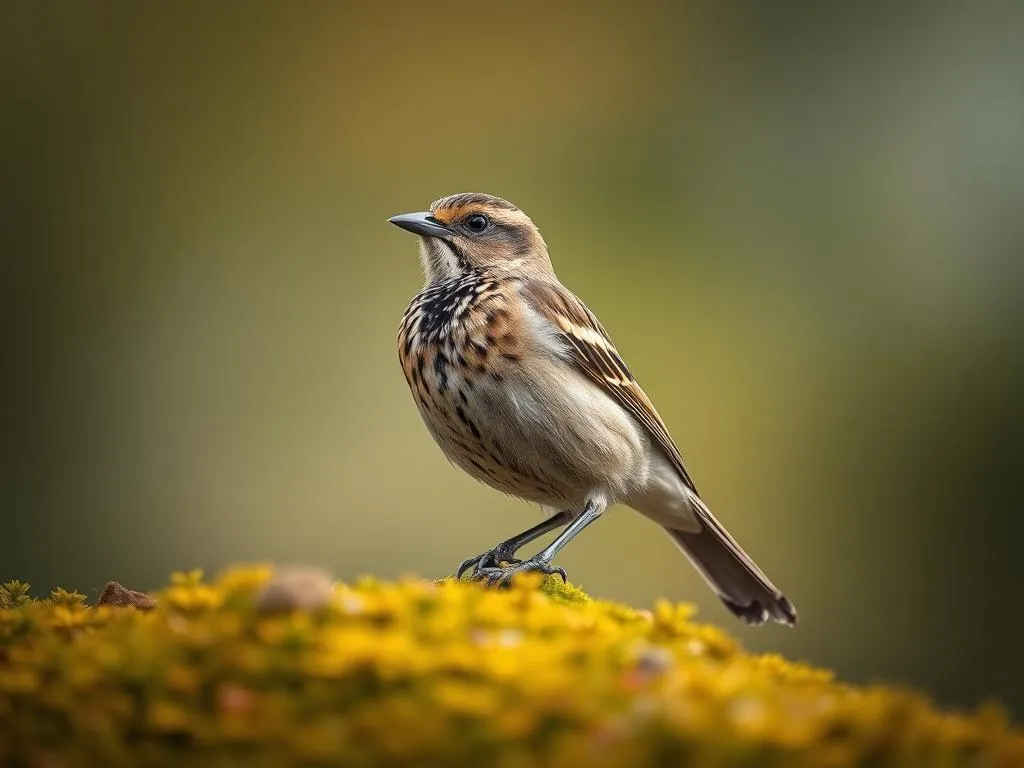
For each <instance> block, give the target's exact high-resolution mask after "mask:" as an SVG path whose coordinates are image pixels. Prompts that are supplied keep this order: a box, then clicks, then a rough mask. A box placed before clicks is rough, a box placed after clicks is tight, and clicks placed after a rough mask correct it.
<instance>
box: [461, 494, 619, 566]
mask: <svg viewBox="0 0 1024 768" xmlns="http://www.w3.org/2000/svg"><path fill="white" fill-rule="evenodd" d="M604 509H605V505H604V503H602V502H598V501H596V500H594V499H591V500H589V501H587V504H586V506H585V507H584V508H583V512H582V513H581V514H580V516H579V517H577V518H576V519H575V520H573V521H572V522H571V523H570V524H569V525H568V526H567V527H566V529H565V530H564V531H562V532H561V533H560V534H558V536H557V537H556V538H555V540H554V541H552V542H551V543H550V544H549V545H548V546H547V547H546V548H545V549H544V550H542V551H541V552H539V553H538V554H536V555H534V556H533V557H531V558H529V559H528V560H523V561H522V562H518V563H512V564H511V565H509V566H508V567H504V568H503V567H501V566H498V567H485V568H478V569H477V571H476V577H477V578H480V579H484V580H486V581H487V583H488V584H489V585H495V586H497V585H501V584H507V583H508V582H510V581H511V580H512V578H513V577H514V576H515V575H516V574H517V573H529V572H531V571H536V572H539V573H543V574H545V575H548V574H552V573H557V574H558V575H559V576H561V577H562V581H566V577H565V569H564V568H557V567H554V566H552V565H551V560H552V558H554V556H555V555H556V554H558V552H559V550H561V549H562V547H564V546H565V545H566V544H568V543H569V542H570V541H572V540H573V539H574V538H575V537H576V535H577V534H579V532H580V531H582V530H583V529H584V528H586V527H587V526H588V525H590V524H591V523H592V522H594V521H595V520H597V518H599V517H600V516H601V513H602V512H604Z"/></svg>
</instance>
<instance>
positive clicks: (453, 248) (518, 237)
mask: <svg viewBox="0 0 1024 768" xmlns="http://www.w3.org/2000/svg"><path fill="white" fill-rule="evenodd" d="M388 221H390V222H391V223H392V224H394V225H395V226H397V227H401V228H402V229H405V230H408V231H409V232H412V233H414V234H417V235H419V236H420V257H421V260H422V262H423V269H424V271H425V272H426V275H427V281H428V282H436V281H440V280H447V279H449V278H452V277H457V276H459V275H461V274H464V273H465V272H467V271H469V270H471V269H473V268H482V269H487V270H488V271H492V272H504V271H508V272H511V273H515V274H520V275H531V276H536V277H542V276H545V275H550V274H551V273H552V269H551V260H550V259H549V258H548V248H547V244H546V243H545V242H544V238H543V237H541V234H540V231H538V229H537V227H536V226H534V223H533V222H532V221H531V220H530V217H529V216H527V215H526V214H525V213H523V212H522V211H520V210H519V209H518V208H516V207H515V206H514V205H512V203H510V202H508V201H507V200H502V199H501V198H500V197H493V196H491V195H484V194H480V193H475V192H472V193H464V194H458V195H449V196H448V197H442V198H441V199H440V200H435V201H434V203H433V204H432V205H431V206H430V210H429V211H423V212H420V213H405V214H401V215H399V216H392V217H391V218H390V219H388Z"/></svg>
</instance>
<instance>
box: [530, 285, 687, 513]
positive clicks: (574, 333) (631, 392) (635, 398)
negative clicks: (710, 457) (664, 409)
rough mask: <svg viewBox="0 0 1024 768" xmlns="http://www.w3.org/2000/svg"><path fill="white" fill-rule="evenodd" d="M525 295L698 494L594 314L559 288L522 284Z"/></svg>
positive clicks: (585, 369) (664, 430)
mask: <svg viewBox="0 0 1024 768" xmlns="http://www.w3.org/2000/svg"><path fill="white" fill-rule="evenodd" d="M523 295H524V297H525V298H526V300H527V301H528V302H530V304H531V306H532V307H533V308H534V310H536V311H537V312H538V313H539V314H540V315H541V316H542V317H544V318H546V319H547V320H548V321H550V322H551V323H552V325H554V326H555V327H556V328H557V329H558V331H559V333H560V334H561V337H562V339H563V341H564V342H565V344H566V348H567V349H568V350H569V351H570V353H571V357H572V360H573V362H575V363H576V365H577V367H579V369H580V370H581V371H582V372H583V373H584V374H585V375H586V376H587V377H588V378H589V379H591V381H593V382H595V383H596V384H597V385H598V386H599V387H601V389H603V390H604V391H605V392H606V393H607V394H608V395H610V396H611V397H613V398H614V399H615V400H616V401H617V402H618V403H619V404H620V405H622V406H623V407H624V408H625V409H626V410H627V411H628V412H629V413H630V415H631V416H633V418H635V419H636V420H637V421H638V422H640V423H641V424H642V425H643V426H644V427H645V428H646V429H647V431H648V432H649V433H650V435H651V437H653V438H654V441H655V442H656V443H657V445H658V447H659V448H661V450H662V451H663V452H664V454H665V455H666V456H667V457H668V459H669V461H670V462H672V465H673V466H674V467H675V468H676V470H677V471H678V472H679V475H680V477H681V478H682V480H683V482H684V483H685V484H686V486H687V487H688V488H689V489H690V490H691V491H693V493H694V495H698V494H697V487H696V486H695V485H694V483H693V480H692V479H691V478H690V475H689V473H688V472H687V471H686V467H684V466H683V457H682V455H681V454H680V452H679V448H678V447H677V446H676V444H675V441H674V440H673V439H672V436H671V435H670V434H669V432H668V429H667V428H666V427H665V422H664V421H662V418H661V416H660V415H659V414H658V412H657V410H655V408H654V404H653V403H652V402H651V400H650V398H649V397H647V394H646V393H645V392H644V391H643V389H641V387H640V385H639V384H638V383H637V381H636V379H634V378H633V375H632V374H631V373H630V372H629V368H627V367H626V364H625V363H624V362H623V361H622V358H621V357H620V356H619V353H618V351H617V350H616V349H615V345H614V344H613V343H612V340H611V337H610V336H609V335H608V332H607V331H605V329H604V326H602V325H601V323H600V322H599V321H598V319H597V317H595V316H594V313H593V312H591V311H590V310H589V309H587V307H586V305H585V304H584V303H583V302H582V301H580V300H579V299H578V298H577V297H576V296H575V295H573V294H572V293H571V292H570V291H569V290H568V289H566V288H565V287H564V286H562V285H561V284H559V283H554V282H549V281H546V280H530V281H527V282H526V283H524V285H523ZM698 496H699V495H698Z"/></svg>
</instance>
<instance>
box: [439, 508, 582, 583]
mask: <svg viewBox="0 0 1024 768" xmlns="http://www.w3.org/2000/svg"><path fill="white" fill-rule="evenodd" d="M571 519H572V513H571V512H570V511H569V510H567V509H565V510H562V511H561V512H558V513H556V514H554V515H552V516H551V517H549V518H548V519H547V520H545V521H544V522H541V523H537V525H535V526H533V527H532V528H527V529H526V530H525V531H523V532H522V533H519V534H516V535H515V536H513V537H512V538H510V539H507V540H506V541H503V542H501V544H499V545H498V546H496V547H494V549H489V550H487V551H486V552H484V553H483V554H481V555H477V556H476V557H471V558H469V559H468V560H464V561H463V562H462V565H460V566H459V570H458V571H456V573H455V578H457V579H461V578H462V574H463V573H465V572H466V570H467V569H469V568H471V567H472V568H473V575H476V573H478V572H479V571H480V569H481V568H500V567H501V564H502V563H510V564H512V565H517V564H518V563H520V562H521V561H520V560H516V559H515V554H516V552H518V551H519V549H520V548H521V547H522V546H523V545H524V544H529V543H530V542H531V541H533V540H534V539H538V538H540V537H541V536H543V535H544V534H545V533H548V532H549V531H553V530H555V528H558V527H559V526H560V525H565V524H566V523H568V522H569V521H570V520H571Z"/></svg>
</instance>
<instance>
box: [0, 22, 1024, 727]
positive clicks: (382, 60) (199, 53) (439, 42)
mask: <svg viewBox="0 0 1024 768" xmlns="http://www.w3.org/2000/svg"><path fill="white" fill-rule="evenodd" d="M4 6H5V7H4V10H3V23H2V25H0V27H2V31H0V52H2V53H0V57H2V58H0V64H2V83H3V91H2V98H3V101H2V107H0V110H2V111H0V135H2V142H0V146H2V149H0V152H2V162H3V185H2V188H0V195H2V200H0V217H2V237H3V241H4V242H3V250H2V256H3V258H2V272H0V306H2V310H0V311H2V313H3V317H2V326H0V327H2V334H3V338H2V342H3V360H4V363H3V376H2V381H3V384H2V396H3V397H2V407H3V411H2V419H3V421H2V435H3V436H2V438H0V439H2V441H3V457H2V458H3V464H2V470H0V471H2V475H0V484H2V485H0V488H2V499H0V504H2V506H0V515H2V516H3V520H2V526H0V578H5V579H6V578H13V577H18V578H22V579H25V580H28V581H31V582H32V583H33V584H34V585H36V586H37V587H38V588H39V589H41V590H43V589H48V588H50V587H52V586H54V585H57V584H61V585H64V586H67V587H74V588H77V589H79V590H80V591H83V592H86V593H88V594H90V595H93V596H94V595H95V594H96V590H97V589H98V588H100V587H101V586H102V584H103V582H104V581H106V580H108V579H116V580H119V581H121V582H123V583H125V584H127V585H129V586H131V587H135V588H152V587H155V586H158V585H160V584H161V583H162V582H163V580H164V579H165V578H166V576H167V574H168V573H169V572H170V571H172V570H176V569H187V568H192V567H204V568H206V569H208V570H211V571H214V570H216V569H218V568H219V567H221V566H223V565H226V564H229V563H235V562H249V561H274V562H303V563H316V564H322V565H325V566H327V567H329V568H331V569H332V570H333V571H334V572H335V573H337V574H338V575H339V576H341V577H345V578H352V577H355V576H357V575H359V574H363V573H374V574H377V575H379V576H382V577H393V576H397V575H399V574H402V573H416V574H421V575H425V576H429V577H438V576H441V575H444V574H445V573H448V572H450V570H451V569H452V568H453V567H454V566H455V565H456V564H457V563H458V562H459V561H460V560H461V559H462V558H464V557H466V556H468V555H470V554H473V553H476V552H478V551H480V550H481V549H484V548H485V547H487V546H490V545H491V544H493V543H495V542H496V541H497V540H499V539H500V538H503V537H505V536H506V535H508V534H510V533H513V532H515V531H518V530H520V529H522V528H524V527H526V526H527V525H529V524H532V523H533V522H535V521H536V519H537V515H538V513H537V511H536V510H534V509H531V508H530V507H528V506H526V505H524V504H522V503H519V502H517V501H514V500H512V499H508V498H506V497H503V496H501V495H499V494H497V493H496V492H492V491H490V490H489V489H487V488H485V487H484V486H482V485H479V484H477V483H475V482H474V481H472V480H470V479H468V478H467V477H465V476H463V475H461V474H459V473H458V472H457V471H456V470H455V469H453V468H452V467H451V466H450V465H449V464H448V463H447V462H446V461H445V459H444V458H443V456H442V455H441V453H440V452H439V451H438V450H437V449H436V447H435V446H434V445H433V444H432V443H431V441H430V438H429V437H428V435H427V433H426V431H425V430H424V429H423V427H422V425H421V423H420V421H419V417H418V416H417V414H416V411H415V408H414V406H413V402H412V398H411V397H410V395H409V393H408V391H407V390H406V385H405V381H404V379H403V377H402V375H401V373H400V370H399V367H398V363H397V354H396V350H395V335H396V331H397V325H398V321H399V318H400V316H401V313H402V310H403V309H404V308H405V306H406V303H407V301H408V299H409V298H410V297H411V296H412V295H413V294H414V293H415V291H416V290H417V289H418V288H419V286H420V281H421V277H420V274H419V267H418V263H417V260H416V247H415V242H414V240H413V238H411V237H410V236H408V235H407V234H405V233H402V232H400V231H399V230H397V229H395V228H394V227H392V226H390V225H388V224H387V223H386V219H387V217H388V216H390V215H392V214H395V213H400V212H405V211H409V210H418V209H422V208H424V207H425V206H427V205H428V204H429V203H430V202H431V200H433V199H435V198H437V197H439V196H441V195H444V194H447V193H452V192H460V191H486V192H490V193H494V194H498V195H501V196H503V197H507V198H509V199H510V200H512V201H513V202H515V203H516V204H518V205H520V206H521V207H522V208H524V209H525V210H526V211H527V212H528V213H530V214H531V215H532V216H533V217H534V219H535V221H536V222H537V223H538V224H539V225H540V227H541V228H542V230H543V232H544V234H545V236H546V238H547V241H548V243H549V245H550V247H551V251H552V255H553V258H554V261H555V265H556V268H557V270H558V272H559V274H560V276H561V278H562V279H563V280H564V281H565V282H566V283H567V284H568V285H569V286H570V287H571V288H572V289H573V290H575V291H576V292H577V293H578V294H580V295H581V296H582V297H583V298H584V300H585V301H587V303H588V304H589V305H590V306H591V308H592V309H593V310H594V311H595V312H597V313H598V315H599V316H600V317H601V318H602V320H603V321H604V323H605V325H606V326H607V327H608V329H609V330H610V332H611V333H612V335H613V337H614V338H615V339H616V341H617V343H618V345H619V347H620V348H621V350H622V352H623V354H624V356H625V357H626V359H627V361H628V363H629V364H630V366H631V368H632V369H633V372H634V373H635V374H636V375H637V376H638V378H639V379H640V381H641V382H642V383H643V385H644V387H645V388H646V389H647V391H648V392H649V394H650V395H651V396H652V398H653V399H654V401H655V402H656V404H657V405H658V408H659V409H660V410H661V412H662V414H663V416H664V417H665V419H666V421H667V422H668V425H669V427H670V429H671V430H672V431H673V432H674V434H675V435H676V437H677V440H678V441H679V443H680V445H681V447H682V449H683V453H684V455H685V457H686V459H687V462H688V464H689V466H690V468H691V471H692V474H693V475H694V477H695V479H696V481H697V483H698V486H699V487H700V489H701V491H702V493H703V494H704V496H705V497H706V499H707V500H708V502H709V504H710V505H711V507H712V509H713V510H715V511H716V512H717V513H718V514H719V515H720V517H721V518H722V519H723V520H724V521H725V522H726V523H727V524H728V526H729V527H730V528H731V529H732V530H733V532H734V533H735V534H736V536H737V537H738V538H739V539H740V541H741V542H742V543H743V544H744V545H745V546H746V547H747V548H748V549H749V550H750V552H751V553H752V554H753V555H754V556H755V557H756V559H757V560H758V562H759V563H760V564H761V565H762V566H763V567H764V569H765V570H766V571H767V572H768V573H769V575H770V576H771V577H772V579H773V580H775V581H776V583H778V584H779V585H780V586H782V587H783V588H785V590H786V591H787V593H788V594H789V595H790V596H791V597H792V599H793V600H794V602H795V603H796V605H797V606H798V608H799V610H800V615H801V623H800V625H799V627H798V628H797V629H795V630H792V631H790V630H786V629H784V628H781V627H769V628H764V629H761V630H756V629H751V630H748V629H744V628H742V627H741V626H740V625H739V624H738V623H737V622H736V621H734V620H733V619H732V618H731V617H730V616H729V615H728V614H727V613H726V612H725V610H724V609H723V608H722V607H721V606H720V605H719V604H718V603H717V601H716V600H715V598H714V597H713V596H712V595H711V593H710V592H709V591H708V590H707V589H706V588H705V587H704V585H703V584H702V582H701V581H700V580H699V578H698V577H697V575H696V574H695V572H694V571H693V570H692V569H691V568H690V566H689V565H688V564H687V563H686V562H685V560H684V559H683V558H682V557H681V556H679V555H678V553H677V552H676V551H675V550H674V548H673V547H672V545H671V544H670V542H669V541H668V539H667V538H666V537H665V536H664V535H663V534H662V533H661V532H660V531H659V530H658V529H657V528H656V527H655V526H654V525H652V524H650V523H648V522H647V521H645V520H644V519H642V518H641V517H640V516H638V515H636V514H634V513H633V512H631V511H629V510H628V509H625V508H616V509H614V510H613V511H612V512H611V513H610V514H608V515H607V516H606V517H605V518H604V519H602V520H601V521H600V522H599V523H598V524H596V525H594V526H593V527H592V528H590V529H588V530H587V532H586V533H585V534H584V535H583V536H581V537H580V538H579V539H578V540H577V541H576V542H574V544H573V545H571V546H570V547H569V548H568V549H567V550H566V551H565V553H564V556H562V557H561V558H560V563H561V564H562V565H564V566H565V567H566V568H567V569H568V571H569V573H570V576H571V577H572V578H573V579H574V580H575V581H577V582H578V583H580V584H581V585H583V586H584V587H585V588H586V589H588V590H590V591H591V592H593V593H594V594H595V595H599V596H602V597H608V598H614V599H619V600H625V601H629V602H631V603H634V604H638V605H649V604H651V603H652V602H653V601H654V600H655V599H656V598H657V597H659V596H667V597H670V598H673V599H680V600H692V601H694V602H695V603H696V604H697V605H698V606H699V607H700V609H701V611H702V615H703V616H704V617H706V618H707V619H709V620H712V621H715V622H718V623H721V624H722V625H724V626H726V627H727V628H728V629H729V630H731V631H734V632H736V633H738V634H739V635H741V636H742V638H743V639H744V641H745V642H746V643H747V644H748V645H749V646H750V647H752V648H754V649H757V650H766V651H779V652H781V653H784V654H786V655H788V656H790V657H795V658H801V659H806V660H809V661H811V662H813V663H816V664H822V665H828V666H831V667H834V668H836V669H837V670H838V671H839V673H840V674H842V675H844V676H846V677H848V678H850V679H853V680H857V681H863V680H875V679H878V680H882V679H884V680H895V681H902V682H906V683H908V684H910V685H913V686H916V687H922V688H926V689H928V690H931V691H933V692H934V693H936V694H937V695H938V696H939V698H940V699H941V700H942V701H943V702H946V703H951V704H962V705H971V704H974V703H976V702H978V701H980V700H981V699H983V698H986V697H989V696H994V697H998V698H1000V699H1002V700H1003V701H1005V702H1007V703H1009V704H1010V705H1011V706H1013V707H1014V708H1015V709H1016V711H1017V712H1018V713H1022V712H1024V660H1022V658H1021V656H1020V647H1021V634H1022V630H1024V607H1022V605H1021V600H1020V587H1021V585H1022V578H1021V572H1020V554H1019V553H1020V551H1021V544H1020V542H1021V540H1022V537H1024V520H1022V515H1021V512H1022V507H1021V496H1022V494H1021V468H1022V465H1021V433H1022V427H1024V416H1022V409H1021V407H1020V397H1021V387H1020V385H1021V383H1022V380H1024V360H1022V357H1024V355H1022V343H1021V331H1022V319H1024V318H1022V314H1024V302H1022V290H1024V274H1022V273H1024V270H1022V254H1024V216H1022V215H1021V214H1022V211H1024V194H1022V192H1024V150H1022V143H1021V137H1022V136H1024V91H1022V89H1021V87H1020V78H1021V72H1022V71H1024V47H1022V46H1021V45H1020V39H1019V37H1020V35H1019V30H1020V29H1021V25H1022V23H1024V6H1022V5H1021V4H1020V3H1012V2H1007V3H1003V4H997V3H976V4H969V3H959V4H949V5H945V4H942V3H930V4H924V3H922V4H920V5H911V4H898V3H897V4H891V3H885V4H882V3H877V4H874V3H867V4H864V3H850V4H844V5H843V6H839V5H838V4H822V3H810V2H808V3H805V4H801V3H756V2H750V3H710V2H709V3H706V4H694V3H671V2H660V3H659V2H638V3H632V4H627V3H605V2H592V3H578V4H571V3H564V4H556V3H529V2H509V3H482V4H466V3H454V4H446V3H444V2H434V3H411V2H410V3H380V4H377V5H376V6H375V7H371V4H355V3H352V4H343V3H340V2H339V3H312V2H307V3H286V2H280V3H277V4H273V5H269V4H258V3H241V2H238V3H229V2H213V3H199V2H178V3H164V4H158V3H147V4H142V5H140V4H137V3H124V4H115V3H108V2H93V3H71V2H64V3H62V2H34V3H14V2H7V3H5V4H4ZM840 7H844V8H845V10H839V8H840Z"/></svg>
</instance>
